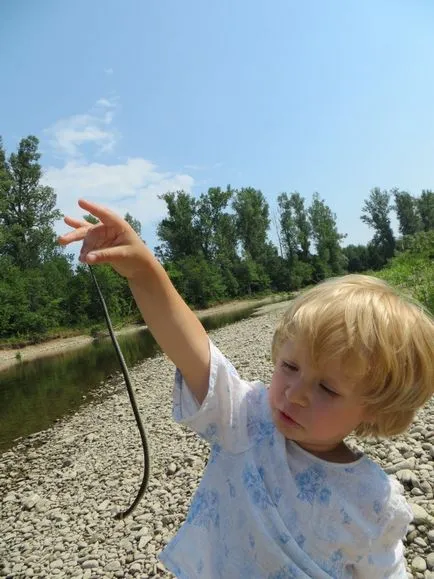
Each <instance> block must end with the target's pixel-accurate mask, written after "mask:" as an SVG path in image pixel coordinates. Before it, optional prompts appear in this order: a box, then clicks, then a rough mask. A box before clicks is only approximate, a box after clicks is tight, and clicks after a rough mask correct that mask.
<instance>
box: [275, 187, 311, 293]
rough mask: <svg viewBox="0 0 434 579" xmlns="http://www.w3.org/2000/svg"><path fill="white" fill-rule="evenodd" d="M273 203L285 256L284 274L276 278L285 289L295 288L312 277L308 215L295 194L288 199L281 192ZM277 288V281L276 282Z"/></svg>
mask: <svg viewBox="0 0 434 579" xmlns="http://www.w3.org/2000/svg"><path fill="white" fill-rule="evenodd" d="M277 203H278V206H279V215H280V231H281V238H282V246H283V249H284V256H285V257H286V268H285V269H286V271H285V272H283V271H282V272H281V276H280V277H281V278H282V277H283V278H284V279H286V289H288V288H290V289H299V288H300V287H302V286H303V285H305V284H306V283H308V282H309V281H310V280H311V277H312V266H311V264H310V256H309V245H310V241H309V236H310V233H311V225H310V223H309V216H308V213H307V210H306V209H305V207H304V199H303V198H302V197H301V196H300V194H299V193H292V194H291V196H290V197H288V195H287V194H286V193H281V194H280V195H279V197H278V198H277ZM277 285H278V287H280V286H281V280H278V282H277Z"/></svg>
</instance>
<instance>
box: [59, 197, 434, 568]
mask: <svg viewBox="0 0 434 579" xmlns="http://www.w3.org/2000/svg"><path fill="white" fill-rule="evenodd" d="M79 205H80V207H81V208H82V209H84V210H85V211H88V212H90V213H92V214H93V215H95V216H96V217H97V218H99V220H100V223H99V224H97V225H90V224H89V223H87V222H86V221H81V220H76V219H73V218H71V217H66V218H65V222H66V223H67V224H68V225H70V226H72V227H73V228H74V231H72V232H69V233H67V234H66V235H64V236H62V237H61V238H60V243H62V244H67V243H70V242H72V241H77V240H83V246H82V250H81V255H80V260H81V261H82V262H85V263H90V264H95V263H110V264H111V265H112V266H113V267H114V268H115V269H116V270H117V271H118V272H119V273H120V274H122V275H124V276H126V277H127V279H128V281H129V285H130V288H131V290H132V293H133V295H134V298H135V300H136V302H137V304H138V306H139V308H140V310H141V312H142V314H143V317H144V319H145V321H146V323H147V324H148V326H149V328H150V330H151V332H152V333H153V335H154V336H155V338H156V340H157V341H158V342H159V344H160V346H161V347H162V349H163V350H164V352H165V353H166V354H167V355H168V356H169V358H171V360H172V361H173V362H174V364H175V365H176V367H177V372H176V380H175V389H174V417H175V419H176V420H178V421H179V422H181V423H183V424H186V425H188V426H190V427H191V428H193V429H194V430H195V431H196V432H198V433H199V434H200V435H201V436H203V437H204V438H205V439H206V440H208V441H209V443H210V445H211V454H210V459H209V461H208V465H207V467H206V469H205V473H204V476H203V479H202V481H201V484H200V486H199V488H198V490H197V492H196V494H195V496H194V498H193V501H192V504H191V507H190V510H189V512H188V515H187V519H186V521H185V523H184V524H183V525H182V527H181V529H180V531H179V532H178V534H177V535H176V536H175V538H174V539H173V540H172V541H171V542H170V543H169V544H168V546H167V547H166V548H165V549H164V551H163V552H162V554H161V560H162V561H163V562H164V564H165V565H166V567H167V568H168V569H169V570H170V571H172V572H173V573H174V574H175V575H176V576H177V577H179V578H182V579H187V578H188V579H193V578H199V577H201V578H207V579H213V578H224V579H232V578H233V579H235V578H245V577H248V578H249V579H260V578H261V579H262V578H267V579H295V578H297V579H298V578H315V579H323V578H324V579H325V578H330V577H332V578H347V577H354V578H356V577H357V578H359V579H360V578H369V579H377V578H385V577H393V578H406V577H407V574H406V570H405V561H404V556H403V544H402V539H403V537H404V536H405V534H406V530H407V526H408V524H409V522H410V521H411V518H412V515H411V511H410V508H409V507H408V505H407V503H406V501H405V499H404V498H403V496H402V494H401V488H400V486H399V485H398V483H397V482H396V481H395V480H393V479H391V478H389V477H388V476H387V475H386V474H385V473H384V472H383V471H382V469H381V468H380V467H379V466H377V465H376V464H375V463H374V462H372V461H371V460H370V459H369V458H367V457H366V456H365V455H363V454H357V453H355V452H354V451H352V450H351V449H350V448H349V447H348V446H347V445H346V444H345V442H344V440H345V438H346V436H347V435H348V434H350V433H351V432H353V431H355V432H356V433H357V434H359V435H360V436H370V435H371V436H385V437H387V436H391V435H394V434H398V433H401V432H403V431H405V429H406V428H407V427H408V426H409V425H410V423H411V421H412V419H413V417H414V414H415V412H416V410H417V409H418V408H420V407H421V406H422V405H423V404H424V403H425V402H426V401H427V400H428V399H429V398H430V397H431V395H432V394H433V385H434V364H433V353H434V352H433V345H434V324H433V320H432V319H431V318H430V317H429V316H428V315H427V314H426V313H424V312H423V311H422V309H421V308H419V307H418V306H416V305H414V304H411V303H408V302H406V301H404V300H403V299H402V298H400V297H399V296H397V295H396V294H395V292H394V291H393V290H392V289H391V288H390V287H388V286H387V285H386V284H385V283H383V282H381V281H379V280H376V279H373V278H370V277H368V276H360V275H350V276H346V277H342V278H335V279H332V280H329V281H326V282H325V283H322V284H320V285H318V286H316V287H314V288H313V289H311V290H309V291H307V292H305V293H303V294H302V295H301V296H300V297H298V298H297V299H296V300H294V302H293V303H292V305H291V306H290V308H289V310H288V311H287V312H286V314H285V315H284V316H283V319H282V321H281V322H280V324H279V326H278V327H277V329H276V332H275V335H274V339H273V344H272V358H273V363H274V373H273V377H272V380H271V385H270V387H269V388H266V387H265V386H264V385H263V384H262V383H259V382H255V383H249V382H246V381H244V380H242V379H241V378H240V377H239V376H238V374H237V372H236V371H235V369H234V368H233V366H232V365H231V364H230V362H229V361H228V360H227V359H226V358H225V357H224V356H223V354H222V353H221V352H220V351H219V350H218V349H217V348H216V347H215V346H214V345H213V344H212V343H211V342H210V341H209V338H208V336H207V334H206V332H205V330H204V328H203V327H202V325H201V324H200V322H199V321H198V319H197V318H196V316H195V315H194V313H193V312H192V311H191V310H190V309H189V308H188V307H187V305H186V304H185V303H184V301H183V300H182V299H181V297H180V296H179V294H178V293H177V292H176V290H175V288H174V287H173V285H172V283H171V282H170V280H169V278H168V276H167V275H166V272H165V271H164V269H163V267H162V266H161V265H160V264H159V263H158V261H157V260H156V259H155V258H154V257H153V255H152V253H151V252H150V251H149V249H148V248H147V247H146V246H145V244H143V242H142V241H141V240H140V239H139V238H138V236H137V235H136V234H135V232H134V231H133V230H132V228H131V227H130V226H129V225H128V223H126V222H125V221H124V220H123V219H121V218H120V217H119V216H117V215H116V214H114V213H113V212H111V211H109V210H108V209H106V208H104V207H102V206H100V205H96V204H94V203H89V202H87V201H80V202H79Z"/></svg>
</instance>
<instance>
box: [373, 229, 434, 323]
mask: <svg viewBox="0 0 434 579" xmlns="http://www.w3.org/2000/svg"><path fill="white" fill-rule="evenodd" d="M375 275H377V276H378V277H380V278H382V279H384V280H385V281H387V282H389V283H390V284H391V285H394V286H396V287H398V288H400V289H401V290H402V291H403V292H404V293H405V294H408V295H410V296H412V297H413V298H414V299H416V300H417V301H418V302H420V303H421V304H423V305H424V306H425V307H426V308H427V309H428V310H429V311H430V312H431V313H433V314H434V230H431V231H428V232H419V233H417V234H416V235H414V236H413V237H411V238H407V249H406V250H405V251H403V252H401V253H399V254H398V255H397V256H396V257H394V258H393V259H391V260H390V262H389V264H388V265H387V267H386V268H385V269H383V270H382V271H380V272H377V273H376V274H375Z"/></svg>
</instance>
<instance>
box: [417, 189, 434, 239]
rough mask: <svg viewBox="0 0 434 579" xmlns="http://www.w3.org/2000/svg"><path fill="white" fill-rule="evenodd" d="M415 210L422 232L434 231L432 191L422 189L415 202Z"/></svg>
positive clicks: (433, 198)
mask: <svg viewBox="0 0 434 579" xmlns="http://www.w3.org/2000/svg"><path fill="white" fill-rule="evenodd" d="M417 208H418V212H419V216H420V219H421V221H422V226H423V230H424V231H430V230H431V229H434V191H431V190H429V189H424V190H423V191H422V194H421V196H420V197H419V199H418V200H417Z"/></svg>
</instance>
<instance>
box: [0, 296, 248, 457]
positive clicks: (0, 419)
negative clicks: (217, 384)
mask: <svg viewBox="0 0 434 579" xmlns="http://www.w3.org/2000/svg"><path fill="white" fill-rule="evenodd" d="M254 310H255V307H249V308H243V309H241V310H239V311H237V312H233V313H229V314H221V315H215V316H209V317H206V318H204V319H202V323H203V325H204V326H205V328H206V329H207V330H210V329H215V328H218V327H221V326H224V325H226V324H230V323H233V322H235V321H238V320H240V319H243V318H247V317H249V316H250V315H251V314H252V313H253V311H254ZM118 339H119V344H120V346H121V349H122V353H123V355H124V357H125V360H126V363H127V365H128V367H129V368H132V367H133V366H134V364H136V363H137V362H139V361H141V360H143V359H145V358H149V357H151V356H154V355H155V354H156V352H157V351H158V350H159V348H158V345H157V344H156V342H155V340H154V339H153V337H152V336H151V334H150V333H149V332H148V331H147V330H145V329H140V330H138V331H137V332H134V333H130V334H124V335H122V336H119V337H118ZM119 370H120V367H119V362H118V360H117V356H116V354H115V351H114V349H113V345H112V343H111V341H110V340H109V339H103V340H97V341H94V342H92V344H91V345H89V346H85V347H83V348H81V349H79V350H73V351H71V352H66V353H60V354H57V355H55V356H52V357H44V358H40V359H37V360H34V361H29V362H23V363H21V364H18V365H16V366H13V367H12V368H11V369H9V370H6V371H3V372H0V450H5V449H6V448H8V447H9V446H10V445H11V444H12V442H13V441H14V440H15V439H16V438H18V437H22V436H28V435H29V434H32V433H33V432H38V431H40V430H44V429H46V428H48V427H49V426H50V425H51V424H53V422H54V421H55V420H56V419H58V418H61V417H62V416H64V415H65V414H67V413H69V412H74V411H76V410H77V409H78V407H79V406H81V405H82V404H83V403H86V402H88V401H89V400H92V399H93V396H94V394H95V393H96V391H97V387H98V386H99V385H100V384H101V382H103V381H104V380H106V379H107V378H108V377H109V376H111V375H113V374H114V373H115V372H118V371H119Z"/></svg>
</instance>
